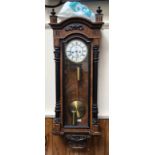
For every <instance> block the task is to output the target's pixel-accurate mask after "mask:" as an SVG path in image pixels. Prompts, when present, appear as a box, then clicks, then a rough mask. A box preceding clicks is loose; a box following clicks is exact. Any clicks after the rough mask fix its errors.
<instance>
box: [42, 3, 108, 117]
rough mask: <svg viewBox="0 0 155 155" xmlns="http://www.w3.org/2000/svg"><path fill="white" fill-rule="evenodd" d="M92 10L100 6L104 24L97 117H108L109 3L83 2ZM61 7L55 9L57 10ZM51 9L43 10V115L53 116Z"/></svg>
mask: <svg viewBox="0 0 155 155" xmlns="http://www.w3.org/2000/svg"><path fill="white" fill-rule="evenodd" d="M85 4H86V5H87V6H88V7H90V8H91V9H92V10H93V11H94V12H95V10H96V8H97V7H98V6H101V7H102V9H103V13H104V22H105V26H103V28H102V30H101V31H102V40H101V47H100V59H99V72H98V74H99V75H98V107H99V108H98V109H99V118H106V117H109V12H108V9H109V5H108V2H93V3H89V2H87V3H86V2H85ZM60 8H61V7H58V8H57V9H56V12H58V11H59V9H60ZM50 12H51V9H46V10H45V24H46V26H45V28H46V30H45V46H46V47H45V58H46V68H45V71H46V73H45V75H46V77H45V79H46V88H45V90H46V94H45V96H46V98H45V99H46V101H45V115H46V116H47V117H49V116H50V117H51V116H54V108H55V61H54V59H53V58H54V55H53V50H54V49H53V34H52V33H53V32H52V29H50V27H49V26H48V23H49V14H50Z"/></svg>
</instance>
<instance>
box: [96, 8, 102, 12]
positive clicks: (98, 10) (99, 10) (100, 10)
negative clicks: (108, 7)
mask: <svg viewBox="0 0 155 155" xmlns="http://www.w3.org/2000/svg"><path fill="white" fill-rule="evenodd" d="M96 12H97V13H98V14H101V13H102V9H101V7H100V6H99V7H98V9H97V10H96Z"/></svg>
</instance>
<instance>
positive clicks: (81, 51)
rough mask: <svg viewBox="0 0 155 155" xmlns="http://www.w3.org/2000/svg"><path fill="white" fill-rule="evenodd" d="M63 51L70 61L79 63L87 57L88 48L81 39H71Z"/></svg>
mask: <svg viewBox="0 0 155 155" xmlns="http://www.w3.org/2000/svg"><path fill="white" fill-rule="evenodd" d="M65 53H66V56H67V58H68V59H69V60H70V61H72V62H74V63H80V62H82V61H84V59H85V58H86V57H87V53H88V48H87V46H86V44H85V43H84V42H83V41H81V40H72V41H70V42H69V43H68V44H67V46H66V50H65Z"/></svg>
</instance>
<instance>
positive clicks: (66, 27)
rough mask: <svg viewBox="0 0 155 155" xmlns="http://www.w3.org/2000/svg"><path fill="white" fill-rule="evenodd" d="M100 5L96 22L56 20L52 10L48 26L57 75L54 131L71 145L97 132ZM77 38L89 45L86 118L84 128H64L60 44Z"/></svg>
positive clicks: (76, 18) (61, 47)
mask: <svg viewBox="0 0 155 155" xmlns="http://www.w3.org/2000/svg"><path fill="white" fill-rule="evenodd" d="M101 12H102V10H101V9H100V7H99V8H98V10H97V13H96V21H95V22H91V21H89V20H87V19H85V18H81V17H73V18H68V19H66V20H64V21H61V22H60V23H57V16H56V13H55V11H54V9H53V10H52V12H51V16H50V23H49V25H50V26H51V28H52V29H53V38H54V49H55V50H54V54H55V75H56V107H55V120H54V126H53V134H56V135H62V136H64V137H65V139H67V141H68V142H69V144H71V147H72V148H83V147H85V144H86V142H87V140H88V139H89V138H91V136H97V135H100V130H99V124H98V106H97V81H98V60H99V46H100V39H101V32H100V29H101V27H102V25H103V24H104V23H103V22H102V17H103V14H102V13H101ZM72 38H80V39H81V40H83V41H85V43H86V44H87V45H88V47H89V54H90V56H89V63H90V64H89V80H90V81H89V103H88V104H89V108H88V110H89V112H88V115H89V120H88V127H87V128H79V127H77V128H76V127H75V128H66V127H64V104H65V103H64V100H63V87H64V83H63V81H64V79H63V52H64V48H63V43H62V42H65V41H66V40H67V39H72Z"/></svg>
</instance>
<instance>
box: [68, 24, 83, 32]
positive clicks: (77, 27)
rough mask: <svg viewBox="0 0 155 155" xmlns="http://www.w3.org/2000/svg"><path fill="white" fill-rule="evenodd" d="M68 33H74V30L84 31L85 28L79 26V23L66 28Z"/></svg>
mask: <svg viewBox="0 0 155 155" xmlns="http://www.w3.org/2000/svg"><path fill="white" fill-rule="evenodd" d="M65 30H66V31H73V30H80V31H82V30H84V26H83V25H82V24H78V23H74V24H70V25H68V26H66V27H65Z"/></svg>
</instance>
